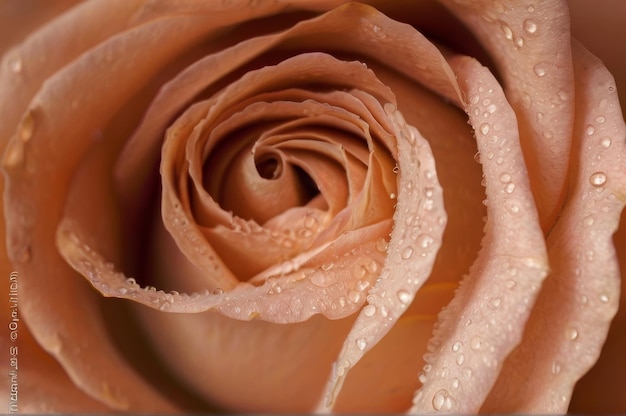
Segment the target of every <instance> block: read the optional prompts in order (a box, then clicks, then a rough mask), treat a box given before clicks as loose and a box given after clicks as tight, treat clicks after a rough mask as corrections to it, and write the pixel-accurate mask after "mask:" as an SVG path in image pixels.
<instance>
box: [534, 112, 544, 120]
mask: <svg viewBox="0 0 626 416" xmlns="http://www.w3.org/2000/svg"><path fill="white" fill-rule="evenodd" d="M535 118H536V119H537V121H541V120H543V113H542V112H541V111H539V112H537V114H536V115H535Z"/></svg>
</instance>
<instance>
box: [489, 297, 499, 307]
mask: <svg viewBox="0 0 626 416" xmlns="http://www.w3.org/2000/svg"><path fill="white" fill-rule="evenodd" d="M490 303H491V306H493V307H494V308H498V307H499V306H500V304H501V303H502V299H501V298H493V299H491V302H490Z"/></svg>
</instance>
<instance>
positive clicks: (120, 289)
mask: <svg viewBox="0 0 626 416" xmlns="http://www.w3.org/2000/svg"><path fill="white" fill-rule="evenodd" d="M117 293H118V294H119V295H120V296H124V295H125V294H126V293H128V289H126V288H125V287H120V288H119V289H117Z"/></svg>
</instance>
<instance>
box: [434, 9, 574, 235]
mask: <svg viewBox="0 0 626 416" xmlns="http://www.w3.org/2000/svg"><path fill="white" fill-rule="evenodd" d="M443 3H444V4H445V5H446V6H447V7H448V8H450V9H451V10H452V11H453V12H454V13H455V14H456V15H457V17H458V18H459V19H461V20H462V21H463V22H465V23H466V24H467V25H468V26H469V27H470V28H471V30H472V32H473V33H474V34H475V35H476V37H477V38H478V39H479V40H480V41H481V43H482V44H483V45H484V46H485V48H486V49H487V50H488V51H489V52H490V54H491V56H492V58H493V59H494V61H495V62H496V64H497V67H498V70H499V71H500V73H501V74H502V77H503V79H504V85H505V87H506V88H505V89H506V96H507V99H508V100H509V102H510V103H511V106H512V107H513V109H514V110H515V112H516V115H517V117H518V124H519V131H520V140H521V142H522V148H523V150H524V157H525V158H526V160H527V162H526V163H527V165H528V174H529V176H530V179H531V187H532V190H533V195H534V197H535V200H536V201H537V208H538V210H539V215H540V218H541V224H542V227H543V229H544V230H547V229H548V228H549V227H550V226H551V225H552V224H554V220H555V218H556V216H557V215H558V212H559V210H560V207H561V204H562V202H563V198H564V196H565V192H566V191H567V186H566V179H567V174H568V172H567V170H568V160H569V152H570V140H569V138H570V136H571V133H572V125H573V117H574V105H573V104H574V97H573V94H572V91H571V85H572V83H573V70H572V66H571V50H570V32H569V20H568V14H567V7H566V3H565V2H564V1H562V0H549V1H543V2H536V3H533V4H528V2H526V1H521V0H519V1H518V0H516V1H507V2H502V1H492V0H477V1H473V0H461V1H451V0H446V1H444V2H443ZM546 149H547V150H546Z"/></svg>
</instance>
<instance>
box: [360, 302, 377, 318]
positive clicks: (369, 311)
mask: <svg viewBox="0 0 626 416" xmlns="http://www.w3.org/2000/svg"><path fill="white" fill-rule="evenodd" d="M375 313H376V306H374V305H371V304H370V305H367V306H365V307H364V308H363V314H364V315H365V316H374V314H375Z"/></svg>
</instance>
